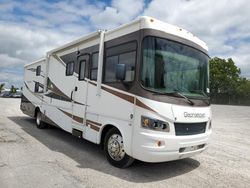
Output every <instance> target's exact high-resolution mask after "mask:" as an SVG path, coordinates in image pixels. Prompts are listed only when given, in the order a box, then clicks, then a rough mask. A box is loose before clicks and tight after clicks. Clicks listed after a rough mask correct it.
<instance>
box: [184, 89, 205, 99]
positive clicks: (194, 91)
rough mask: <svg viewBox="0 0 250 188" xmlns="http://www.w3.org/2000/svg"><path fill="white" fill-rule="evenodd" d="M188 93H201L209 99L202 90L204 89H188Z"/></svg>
mask: <svg viewBox="0 0 250 188" xmlns="http://www.w3.org/2000/svg"><path fill="white" fill-rule="evenodd" d="M188 91H189V92H190V93H197V92H198V93H199V94H202V95H203V96H204V97H206V98H207V99H209V96H208V95H207V94H206V93H205V92H204V91H201V90H188Z"/></svg>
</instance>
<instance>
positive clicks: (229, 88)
mask: <svg viewBox="0 0 250 188" xmlns="http://www.w3.org/2000/svg"><path fill="white" fill-rule="evenodd" d="M209 68H210V89H211V94H212V95H213V94H217V93H227V94H229V95H231V94H232V93H234V92H235V91H236V89H237V86H238V83H239V81H240V69H239V68H238V67H237V66H236V65H235V63H234V61H233V60H232V59H231V58H229V59H227V60H225V59H220V58H218V57H215V58H213V59H211V60H210V62H209Z"/></svg>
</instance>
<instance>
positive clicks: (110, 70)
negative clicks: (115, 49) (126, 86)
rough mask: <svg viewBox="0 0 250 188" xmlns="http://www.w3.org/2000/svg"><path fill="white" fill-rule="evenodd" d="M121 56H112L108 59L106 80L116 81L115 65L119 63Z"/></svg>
mask: <svg viewBox="0 0 250 188" xmlns="http://www.w3.org/2000/svg"><path fill="white" fill-rule="evenodd" d="M118 58H119V56H110V57H107V59H106V68H105V78H104V80H105V82H114V81H116V78H115V67H116V64H118V62H119V61H118Z"/></svg>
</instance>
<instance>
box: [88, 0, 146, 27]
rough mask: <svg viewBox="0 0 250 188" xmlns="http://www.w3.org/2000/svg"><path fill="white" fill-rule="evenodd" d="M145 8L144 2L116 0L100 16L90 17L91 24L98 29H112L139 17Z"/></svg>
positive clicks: (139, 0) (140, 0)
mask: <svg viewBox="0 0 250 188" xmlns="http://www.w3.org/2000/svg"><path fill="white" fill-rule="evenodd" d="M143 7H144V1H143V0H137V1H134V0H120V1H117V0H114V1H112V2H111V6H107V7H105V8H104V9H103V10H101V11H99V13H98V14H96V15H94V14H92V16H90V20H91V22H92V23H93V24H94V25H95V26H96V27H98V28H102V29H111V28H114V27H116V26H118V25H121V24H124V23H126V22H129V21H130V20H132V19H134V18H135V17H137V16H138V15H139V14H140V13H141V11H142V10H143Z"/></svg>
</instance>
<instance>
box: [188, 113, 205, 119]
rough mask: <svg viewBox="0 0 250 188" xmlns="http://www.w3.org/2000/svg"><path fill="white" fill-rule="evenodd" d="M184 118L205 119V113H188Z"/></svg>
mask: <svg viewBox="0 0 250 188" xmlns="http://www.w3.org/2000/svg"><path fill="white" fill-rule="evenodd" d="M184 117H187V118H204V117H205V113H188V112H184Z"/></svg>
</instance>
